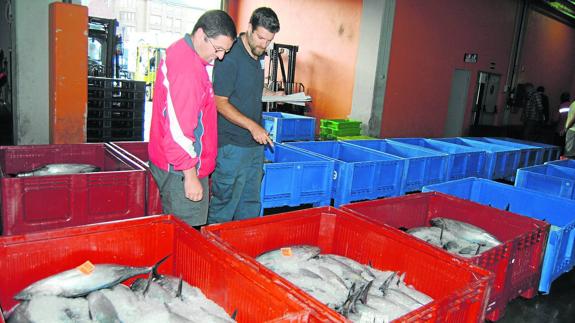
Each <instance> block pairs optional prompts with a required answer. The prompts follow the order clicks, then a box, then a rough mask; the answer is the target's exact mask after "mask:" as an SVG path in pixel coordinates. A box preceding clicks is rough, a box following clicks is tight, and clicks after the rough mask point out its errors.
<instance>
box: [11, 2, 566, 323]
mask: <svg viewBox="0 0 575 323" xmlns="http://www.w3.org/2000/svg"><path fill="white" fill-rule="evenodd" d="M116 3H117V4H116ZM155 3H161V4H162V6H174V8H180V7H182V8H188V7H189V8H192V9H189V10H190V12H192V11H194V12H196V11H202V12H203V11H206V10H209V9H222V10H225V11H226V12H227V13H229V15H230V16H231V17H232V19H233V20H234V21H235V23H236V27H237V31H238V33H239V32H242V31H245V30H246V29H247V28H248V22H249V19H250V15H251V14H252V12H253V10H254V9H256V8H258V7H262V6H266V7H270V8H272V9H273V10H274V11H275V12H276V13H277V15H278V18H279V21H280V22H281V30H280V32H278V33H277V35H276V36H275V39H274V43H277V44H287V45H284V46H285V47H286V48H290V49H292V50H293V49H294V48H296V49H295V51H296V52H297V59H294V60H293V61H289V58H288V55H287V54H286V53H287V52H288V51H287V50H286V51H284V52H283V53H281V54H280V60H282V62H281V64H280V65H281V71H282V72H284V71H283V70H284V64H285V65H291V67H292V70H290V73H291V75H290V74H289V73H288V77H289V78H290V80H286V76H285V73H284V75H280V76H278V77H279V79H278V80H281V81H283V82H286V83H285V84H287V82H290V83H296V84H297V85H298V86H299V87H298V89H299V90H302V91H303V92H305V94H306V95H309V96H310V97H311V102H307V104H306V105H305V107H303V108H302V107H288V105H276V104H271V105H270V104H267V105H264V106H263V107H262V108H263V111H265V110H267V111H268V112H270V111H272V112H274V111H281V112H290V113H294V114H300V115H302V116H307V117H313V118H315V120H317V122H316V123H315V124H314V125H313V129H312V138H311V140H314V139H320V131H322V130H320V129H321V128H322V127H323V124H322V127H320V120H324V119H326V120H327V119H329V120H344V119H345V120H347V119H349V120H355V121H358V124H360V126H359V127H360V133H358V134H357V135H361V136H366V137H370V138H378V139H387V138H429V139H438V138H447V137H465V138H466V139H463V140H467V139H468V138H470V137H505V138H513V139H518V140H519V139H524V138H522V136H523V131H524V130H523V123H524V122H523V120H522V116H523V113H524V109H525V104H526V99H525V97H524V94H523V92H522V89H523V85H524V84H526V83H532V84H533V85H535V87H544V91H545V94H546V95H547V97H548V100H549V101H548V103H549V116H548V120H545V123H544V124H542V125H541V126H540V127H539V128H538V137H537V142H538V143H541V144H543V145H545V146H542V147H547V146H546V145H553V146H562V145H564V141H563V142H561V140H564V139H560V138H559V139H558V134H557V133H558V132H557V129H558V123H559V122H560V121H559V120H560V117H559V114H560V113H559V107H560V104H561V103H563V102H561V100H560V96H561V95H562V93H564V92H569V93H572V94H573V95H575V65H574V64H573V62H572V60H573V57H575V1H570V0H466V1H461V0H429V1H417V0H313V1H309V0H221V1H220V0H210V1H207V0H206V1H205V2H203V1H201V0H189V1H185V0H173V1H169V0H124V1H123V2H122V1H121V0H70V1H54V0H0V30H2V32H1V33H0V150H1V149H4V148H6V149H7V147H18V146H25V145H49V144H50V145H54V144H82V143H87V142H109V141H110V142H111V141H124V140H133V141H147V139H148V138H149V128H148V127H149V122H150V120H149V118H150V116H151V109H152V100H151V97H152V95H153V93H151V92H150V91H151V89H153V82H154V80H150V79H137V76H136V75H137V73H138V71H137V70H136V69H137V68H139V67H136V65H138V64H139V63H140V62H141V61H142V59H141V58H140V56H139V55H141V52H138V53H137V54H136V50H138V51H140V50H141V48H143V47H141V46H140V44H142V43H143V41H140V43H138V44H139V45H138V46H139V47H138V48H137V49H136V47H135V45H134V47H133V48H132V47H129V42H130V38H129V37H132V40H133V39H136V38H137V37H140V38H143V37H144V36H142V35H143V33H142V34H140V32H143V31H144V30H143V29H142V28H143V27H141V26H140V25H138V24H136V23H134V25H133V26H131V25H130V23H125V22H123V20H122V19H128V18H127V17H130V16H120V14H119V12H120V11H121V12H129V13H133V14H134V15H135V16H136V17H137V18H133V17H132V18H130V19H136V20H137V19H142V20H145V19H148V18H147V16H145V15H144V13H142V12H139V11H138V10H140V9H139V8H152V9H149V10H150V11H151V12H153V10H155V9H153V8H154V6H160V5H158V4H155ZM198 3H199V4H198ZM94 8H96V9H94ZM102 8H107V9H106V10H103V9H102ZM111 8H114V9H111ZM118 8H119V9H118ZM135 8H136V9H135ZM158 8H159V7H158ZM162 8H163V7H162ZM98 10H100V11H98ZM147 10H148V9H147ZM158 10H159V9H158ZM162 10H164V9H162ZM186 10H188V9H186ZM176 11H177V10H176ZM158 12H159V11H158ZM162 12H163V13H162V14H161V15H163V18H164V20H163V21H164V22H165V21H166V15H167V14H166V12H167V11H162ZM182 12H184V10H183V9H182ZM116 14H117V15H118V16H116ZM158 15H160V14H158ZM173 15H175V16H178V14H176V13H173ZM96 16H101V18H103V21H109V19H117V23H118V24H117V25H116V26H117V28H118V31H117V33H118V34H120V35H121V38H122V39H123V42H124V48H122V49H118V52H116V53H115V54H110V55H120V54H118V53H119V52H122V54H121V55H123V57H122V61H120V58H118V57H119V56H115V57H117V58H116V60H115V61H114V62H113V63H111V64H116V68H117V69H118V70H116V72H114V73H112V75H104V74H103V73H104V72H100V74H99V75H95V74H90V73H91V72H90V71H89V69H88V68H86V67H87V66H88V65H89V61H88V57H89V55H88V51H89V41H91V40H90V39H91V38H89V33H90V27H89V23H88V21H89V19H90V22H93V21H95V20H92V18H93V17H96ZM192 16H193V15H192ZM193 17H196V16H193ZM169 19H170V28H171V27H172V26H174V25H173V22H172V20H171V19H172V18H169ZM174 19H175V18H174ZM182 19H183V20H184V22H182V23H181V26H180V25H178V26H179V29H175V28H172V29H169V28H168V27H165V26H158V27H157V28H156V29H157V30H160V31H165V30H166V28H168V29H169V31H167V33H166V32H165V33H163V34H160V35H161V36H160V38H161V37H173V39H178V38H181V37H182V36H183V35H184V33H186V32H191V30H186V28H190V25H189V24H186V21H185V18H182ZM190 19H192V18H190ZM196 19H197V18H196ZM126 21H127V20H126ZM148 24H149V23H148ZM160 24H161V23H160ZM178 24H179V23H178ZM191 26H193V25H191ZM146 28H147V27H146ZM140 29H141V30H140ZM152 29H154V28H152ZM180 30H185V31H183V32H180ZM129 32H132V33H134V34H133V35H137V36H127V33H129ZM166 35H168V36H166ZM156 37H158V36H157V35H156ZM169 39H170V40H171V39H172V38H169ZM134 42H135V41H134ZM146 42H148V40H146ZM150 43H151V42H150ZM160 43H161V44H160ZM169 43H171V41H169V42H168V41H167V40H166V39H163V40H162V41H161V42H160V41H158V42H157V43H156V45H149V44H146V46H148V45H149V46H148V47H150V48H152V49H157V51H154V52H153V53H154V54H153V55H156V53H157V54H158V55H159V53H160V49H162V50H164V51H165V48H166V47H167V46H168V45H169ZM154 46H155V47H154ZM293 46H295V47H293ZM214 48H215V47H214ZM151 52H152V51H150V53H151ZM128 54H129V55H132V56H130V57H131V58H129V59H128ZM292 54H293V53H292ZM136 55H138V56H136ZM136 57H137V58H136ZM155 57H156V56H155ZM149 59H150V58H149V57H146V59H145V60H149ZM160 59H161V57H160V56H157V60H158V61H159V60H160ZM120 64H124V65H123V67H120ZM266 64H268V66H267V67H266V77H268V79H267V82H270V79H271V78H269V70H267V69H268V68H269V66H271V65H272V62H271V59H270V57H269V56H268V57H267V58H266ZM276 67H277V66H276ZM147 68H150V66H148V67H147ZM119 71H121V72H119ZM122 73H123V74H122ZM113 74H115V75H113ZM120 74H121V75H120ZM280 74H281V73H280ZM147 75H148V74H146V77H147ZM150 75H151V74H150ZM153 75H154V76H155V74H153ZM94 76H96V77H102V76H104V77H106V78H113V79H132V80H136V79H137V80H138V81H141V80H143V81H144V82H146V83H148V84H144V87H146V90H142V91H140V92H141V95H142V97H138V98H137V100H138V101H137V102H140V101H141V102H142V104H143V110H145V111H141V112H142V117H141V118H142V120H144V119H145V120H146V121H145V122H144V123H145V124H143V125H139V126H138V127H137V133H135V134H133V133H132V132H130V133H132V135H130V136H127V137H118V138H120V139H119V140H113V139H114V138H112V137H102V138H103V139H98V136H96V135H91V133H92V134H93V133H94V132H90V131H91V130H92V129H95V128H92V129H91V128H90V127H95V126H93V124H90V122H87V120H88V119H89V118H90V114H89V113H88V109H89V106H90V104H91V103H90V99H91V98H90V93H89V92H88V91H87V89H88V88H89V86H92V85H93V84H94V83H89V82H90V81H89V79H90V77H94ZM150 83H151V84H152V85H151V86H150ZM299 90H298V91H299ZM286 91H287V90H286ZM140 92H138V93H140ZM295 92H296V91H294V93H295ZM130 93H132V92H130ZM134 93H135V92H134ZM144 96H145V97H144ZM144 101H145V104H144ZM282 109H289V110H282ZM294 111H295V112H294ZM144 115H145V117H144ZM103 133H105V132H103ZM91 136H92V137H91ZM128 137H132V138H134V139H126V138H128ZM330 139H331V138H330ZM426 140H427V139H426ZM434 144H441V143H437V142H435V143H434ZM522 144H524V142H523V143H522ZM390 145H395V143H393V144H390ZM401 145H403V144H401ZM129 146H130V144H129V143H127V144H126V147H129ZM3 147H4V148H3ZM114 147H115V146H114ZM294 147H297V144H294V145H293V146H292V147H288V149H287V150H289V151H291V150H292V149H293V148H294ZM365 147H368V148H373V147H369V144H367V145H366V146H365ZM300 148H302V149H305V144H302V145H301V146H300ZM114 149H115V148H113V149H112V150H113V151H115V150H114ZM390 149H391V148H390ZM296 150H297V149H296ZM133 154H134V155H136V156H137V153H133ZM365 154H366V155H367V152H365ZM6 156H8V155H7V154H6V155H5V154H4V153H1V154H0V178H2V177H4V175H5V174H11V173H6V169H4V170H2V167H3V165H4V163H6V160H7V158H8V157H6ZM517 158H519V157H517ZM555 159H559V156H557V158H555ZM562 159H564V158H562ZM549 161H550V162H551V161H553V160H552V159H551V158H550V159H549ZM541 164H543V163H541ZM138 167H140V168H142V169H143V168H144V167H143V166H142V165H139V166H138ZM331 167H332V171H333V165H332V166H331ZM442 167H443V166H442ZM552 167H554V166H552ZM17 168H18V167H15V168H14V169H17ZM514 171H515V170H514ZM331 176H332V174H331V173H328V177H331ZM518 177H519V175H517V178H518ZM494 179H495V178H494ZM515 179H516V177H515V173H513V174H512V176H511V177H508V176H507V177H505V178H500V179H498V181H497V182H498V185H499V184H504V185H508V186H513V181H514V180H515ZM129 180H132V179H129ZM276 180H277V179H276ZM334 180H335V178H334ZM146 181H147V182H146V185H145V189H144V192H143V193H142V194H147V193H148V192H149V182H150V181H153V179H152V177H151V175H149V176H148V177H146ZM2 185H4V184H2ZM6 185H12V184H9V183H8V182H7V184H6ZM515 186H517V185H515ZM2 188H3V189H4V190H5V191H6V190H7V189H6V188H4V186H3V187H2ZM156 189H157V188H156ZM431 190H433V189H431ZM431 190H430V191H431ZM572 190H573V189H571V191H572ZM438 191H441V190H438ZM0 192H1V190H0ZM419 192H421V187H419V188H418V189H416V190H411V191H410V190H403V189H402V190H401V192H400V193H399V194H397V195H404V194H406V193H409V194H408V195H407V196H409V195H411V194H412V193H413V195H416V194H418V193H419ZM498 192H503V193H500V194H506V193H505V192H504V191H498ZM102 194H103V195H102V196H107V195H105V193H102ZM109 194H116V192H110V193H109ZM509 194H511V193H509ZM454 195H457V194H454ZM379 197H381V196H379ZM2 198H4V197H2ZM124 198H125V199H126V200H127V201H128V200H129V202H126V203H131V198H129V197H125V196H124ZM146 198H147V197H146ZM573 198H575V195H573V197H570V198H569V199H571V200H570V201H569V203H571V202H572V199H573ZM368 199H372V198H371V197H369V198H362V199H356V200H357V201H363V200H368ZM469 199H471V200H473V199H472V198H469ZM356 200H351V201H350V200H348V199H344V201H343V202H341V204H347V203H350V202H355V201H356ZM2 202H4V203H5V201H0V205H1V203H2ZM316 202H317V201H311V202H309V201H306V202H305V203H304V204H305V206H304V207H293V206H292V205H288V203H286V204H284V205H278V207H279V210H278V209H276V210H274V212H273V213H283V212H285V211H293V210H299V211H302V210H305V209H307V208H309V206H317V205H316V204H315V203H316ZM54 203H56V202H54ZM327 203H328V205H329V203H334V197H333V196H332V198H331V200H330V199H329V198H328V202H327ZM338 203H340V202H338V201H337V199H335V205H334V206H336V207H337V206H339V204H338ZM480 203H481V204H486V205H488V206H490V207H491V206H493V207H494V208H495V207H497V208H499V209H505V205H503V206H496V205H495V203H493V205H491V203H488V202H485V201H483V202H480ZM566 203H567V202H566ZM5 204H6V203H5ZM145 204H146V206H145V208H146V209H145V210H146V212H147V211H148V210H150V208H152V206H151V205H152V204H150V202H149V201H148V200H146V202H145ZM320 205H324V204H320ZM566 205H571V204H566ZM36 207H37V208H41V207H46V208H50V207H49V206H36ZM94 207H95V208H98V206H94ZM562 207H563V206H562ZM565 208H567V207H565ZM14 209H16V207H14ZM2 210H4V209H2ZM102 210H104V207H102ZM507 210H508V211H511V212H514V210H513V208H511V209H509V205H507ZM562 210H563V209H562ZM104 211H105V210H104ZM104 211H102V212H104ZM262 212H263V207H262ZM338 212H339V211H338ZM550 212H551V211H550ZM573 212H574V214H575V211H573ZM517 213H519V214H521V213H520V212H517ZM146 214H147V213H146ZM265 214H271V213H270V212H267V213H265ZM4 216H5V215H4ZM547 219H549V216H548V215H544V216H542V218H538V220H541V221H545V220H547ZM166 221H168V220H166ZM169 221H171V220H169ZM567 227H568V226H567ZM0 228H1V227H0ZM556 228H557V227H556V225H554V224H552V225H551V226H550V229H548V232H552V231H553V230H555V229H556ZM169 230H171V229H169ZM246 230H247V232H248V233H246V234H252V235H255V233H254V232H255V231H254V232H251V231H249V229H246ZM302 230H303V229H302ZM571 230H573V228H571ZM160 231H161V230H160ZM216 231H217V230H216ZM279 231H280V230H279V229H278V232H279ZM304 231H305V230H304ZM81 232H83V231H81V230H79V231H78V232H77V233H78V234H79V233H81ZM162 232H163V231H162ZM250 232H251V233H250ZM162 234H164V233H162ZM194 234H195V233H194ZM442 234H443V229H442ZM168 235H169V236H170V237H171V238H173V237H172V236H171V235H170V234H168ZM230 236H231V234H230ZM270 239H271V238H270ZM569 239H571V240H573V241H575V240H574V239H575V235H573V232H571V234H570V235H569ZM6 241H7V242H6V243H7V245H8V244H15V243H16V242H15V241H16V240H6ZM574 243H575V242H570V244H569V245H568V246H567V248H570V249H569V250H570V251H571V253H573V252H572V251H573V244H574ZM558 244H559V242H558ZM1 245H2V242H1V241H0V246H1ZM230 245H231V243H230ZM202 248H203V247H202ZM226 248H229V246H227V247H226ZM549 248H550V247H549V245H548V246H547V251H548V252H549ZM478 250H479V249H478ZM61 252H62V253H63V254H65V253H67V252H68V251H61ZM218 252H219V251H218ZM544 252H545V247H544V248H543V250H542V251H541V254H540V256H541V259H539V261H540V262H542V261H543V254H544ZM562 252H565V253H566V254H569V252H568V251H565V250H562ZM70 253H72V252H70ZM3 255H4V256H6V255H7V253H6V252H4V253H3V252H1V251H0V257H2V256H3ZM154 256H156V255H154ZM6 257H7V258H9V257H8V256H6ZM222 257H227V256H222ZM572 257H575V254H571V255H568V256H566V259H565V261H566V262H570V261H573V259H571V258H572ZM75 259H76V258H75ZM226 259H227V258H226ZM154 261H156V260H154ZM0 262H1V260H0ZM510 266H511V265H510ZM0 268H2V266H1V265H0ZM571 268H572V267H569V270H565V273H564V274H562V275H560V277H554V278H553V279H554V281H553V282H552V284H551V285H550V286H551V287H550V290H549V291H548V292H542V291H539V292H537V291H535V294H533V295H532V297H515V298H514V299H509V300H508V304H507V306H506V307H505V309H504V311H502V312H501V313H500V314H501V316H499V317H497V320H495V321H497V322H502V323H507V322H575V270H573V269H571ZM539 269H540V268H539ZM234 270H235V269H234ZM244 274H245V273H244ZM11 275H15V277H17V276H18V273H11ZM509 279H512V278H511V274H509ZM262 284H263V283H262ZM1 294H2V286H0V306H2V309H4V310H7V308H6V305H5V304H2V300H3V299H4V298H6V297H8V296H6V295H4V296H3V295H1ZM519 294H521V293H519ZM521 295H523V294H521ZM523 296H525V295H523ZM278 299H279V298H278ZM506 301H507V300H506ZM278 302H280V301H278ZM11 305H12V304H11ZM485 305H486V307H487V306H490V305H488V304H485ZM290 306H291V305H290ZM294 306H295V305H294ZM226 310H228V309H227V308H226ZM0 312H1V310H0ZM228 312H230V311H228ZM239 315H240V316H238V317H239V318H242V316H241V315H242V313H240V314H239ZM300 319H301V318H300ZM324 319H325V317H324ZM483 319H485V318H483ZM240 320H244V321H245V322H247V321H248V320H246V319H245V317H244V318H243V319H240ZM463 320H464V319H463V318H460V320H459V321H463ZM487 320H489V317H487ZM301 321H302V322H303V321H306V320H301ZM326 321H329V319H326ZM430 321H432V320H430ZM455 321H458V320H454V322H455ZM459 321H458V322H459ZM0 322H2V320H0ZM7 322H10V321H9V320H8V321H7Z"/></svg>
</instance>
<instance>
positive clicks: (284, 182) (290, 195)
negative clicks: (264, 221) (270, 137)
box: [260, 143, 334, 213]
mask: <svg viewBox="0 0 575 323" xmlns="http://www.w3.org/2000/svg"><path fill="white" fill-rule="evenodd" d="M265 160H266V162H265V163H264V178H263V180H262V187H261V193H260V195H261V201H262V213H263V209H264V208H270V207H278V206H286V205H287V206H298V205H301V204H313V205H314V206H326V205H330V202H331V186H332V176H333V169H334V161H333V160H331V159H329V158H324V157H321V156H318V155H314V154H309V153H306V152H303V151H301V150H298V149H294V148H291V147H286V146H285V145H282V144H279V143H276V144H275V145H274V148H273V149H271V148H269V146H266V149H265Z"/></svg>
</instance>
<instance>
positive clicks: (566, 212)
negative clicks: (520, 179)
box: [423, 178, 575, 293]
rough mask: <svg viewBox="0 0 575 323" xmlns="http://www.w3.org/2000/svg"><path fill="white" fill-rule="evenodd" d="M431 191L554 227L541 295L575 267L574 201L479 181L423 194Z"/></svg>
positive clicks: (435, 188) (427, 189)
mask: <svg viewBox="0 0 575 323" xmlns="http://www.w3.org/2000/svg"><path fill="white" fill-rule="evenodd" d="M430 191H437V192H442V193H445V194H450V195H454V196H457V197H459V198H463V199H467V200H471V201H474V202H477V203H480V204H484V205H489V206H491V207H495V208H499V209H504V210H508V211H510V212H513V213H517V214H520V215H525V216H528V217H531V218H535V219H539V220H543V221H547V222H548V223H549V224H551V229H550V232H549V238H548V240H547V247H546V251H545V256H544V259H543V266H542V271H541V280H540V282H539V290H540V291H542V292H544V293H549V290H550V288H551V283H552V282H553V281H554V280H555V279H557V278H558V277H559V276H561V275H562V274H563V273H566V272H568V271H570V270H571V269H572V268H573V266H574V265H575V253H574V248H573V247H574V244H575V212H574V211H573V210H575V201H573V200H568V199H564V198H560V197H555V196H551V195H548V194H544V193H540V192H536V191H532V190H528V189H524V188H519V187H514V186H511V185H507V184H502V183H497V182H494V181H490V180H486V179H479V178H466V179H460V180H455V181H451V182H446V183H441V184H435V185H430V186H426V187H424V188H423V192H430Z"/></svg>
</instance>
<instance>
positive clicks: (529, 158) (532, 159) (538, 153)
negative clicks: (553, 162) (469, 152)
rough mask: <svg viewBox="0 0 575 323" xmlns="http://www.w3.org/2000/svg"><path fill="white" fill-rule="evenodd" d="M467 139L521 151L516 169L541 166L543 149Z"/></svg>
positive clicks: (498, 141)
mask: <svg viewBox="0 0 575 323" xmlns="http://www.w3.org/2000/svg"><path fill="white" fill-rule="evenodd" d="M467 139H472V140H480V141H484V142H487V143H492V144H496V145H501V146H506V147H511V148H517V149H519V150H521V157H520V158H519V165H518V166H517V167H518V168H523V167H529V166H535V165H540V164H543V149H541V148H540V147H536V146H531V145H527V144H524V143H519V142H513V141H507V140H501V139H497V138H490V137H469V138H467Z"/></svg>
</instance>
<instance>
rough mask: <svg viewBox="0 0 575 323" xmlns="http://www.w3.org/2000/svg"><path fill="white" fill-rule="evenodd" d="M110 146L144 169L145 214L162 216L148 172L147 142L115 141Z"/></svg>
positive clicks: (154, 185) (157, 192)
mask: <svg viewBox="0 0 575 323" xmlns="http://www.w3.org/2000/svg"><path fill="white" fill-rule="evenodd" d="M110 145H112V146H115V147H118V148H119V149H120V150H121V151H122V153H123V154H125V155H128V156H130V157H131V158H132V159H133V160H135V161H136V162H138V163H139V164H140V165H142V167H144V168H145V169H146V172H147V176H146V214H148V215H153V214H162V213H163V211H162V197H161V196H160V190H159V189H158V185H156V181H155V180H154V177H153V176H152V173H151V172H150V167H149V165H148V162H149V161H150V158H149V157H148V142H144V141H117V142H112V143H110Z"/></svg>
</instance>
